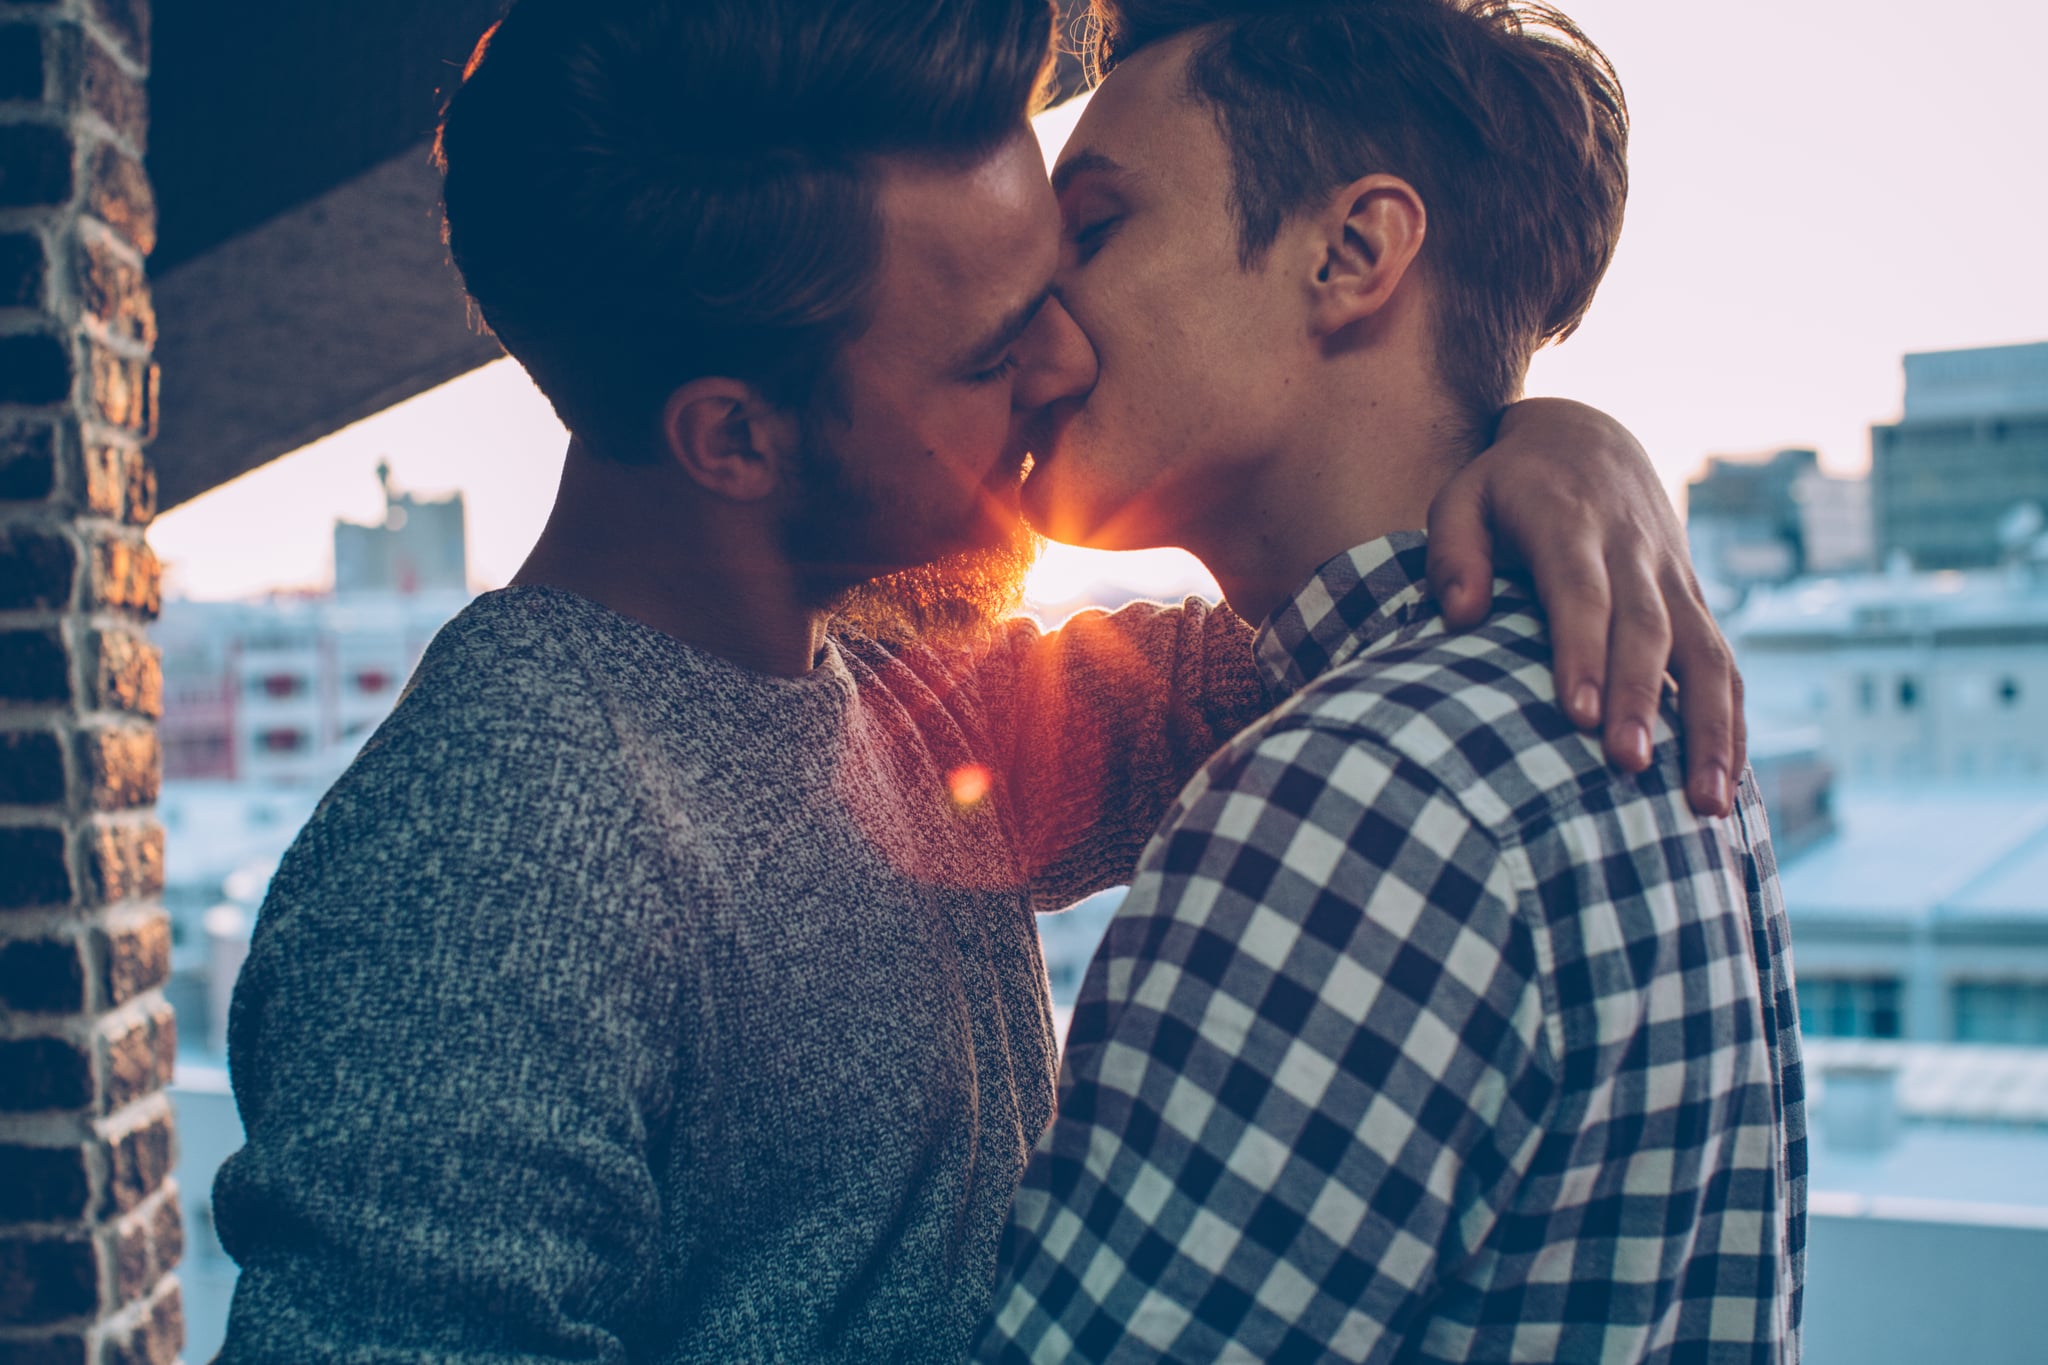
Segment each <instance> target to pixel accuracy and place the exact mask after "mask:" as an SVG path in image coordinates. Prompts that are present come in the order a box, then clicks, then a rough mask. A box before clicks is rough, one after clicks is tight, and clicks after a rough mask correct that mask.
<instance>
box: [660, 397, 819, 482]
mask: <svg viewBox="0 0 2048 1365" xmlns="http://www.w3.org/2000/svg"><path fill="white" fill-rule="evenodd" d="M661 436H662V443H663V445H664V447H665V452H664V453H665V454H666V455H667V456H668V458H669V459H671V460H673V461H675V463H676V465H677V466H678V467H679V468H680V469H681V470H682V471H683V472H684V473H685V474H687V475H689V476H690V478H691V480H692V481H694V482H695V483H696V484H697V485H698V486H699V487H701V488H703V489H704V490H705V491H707V492H710V493H714V494H716V495H718V496H719V497H722V498H729V499H731V500H732V501H734V502H758V501H759V500H760V499H762V498H765V497H767V496H769V495H770V494H772V493H773V492H775V490H776V489H777V487H779V486H780V483H781V479H782V473H783V470H784V467H785V466H786V464H787V463H788V461H789V460H790V459H791V458H792V457H793V456H794V455H795V453H796V443H797V441H798V440H799V439H800V433H799V430H798V423H797V421H796V418H795V417H794V416H793V415H791V414H790V413H788V412H787V411H785V410H784V409H782V408H779V407H777V406H776V405H774V404H772V403H770V402H769V401H768V400H767V399H766V398H765V397H763V396H762V394H761V391H760V390H759V389H757V388H755V387H754V386H753V385H751V384H748V383H745V382H743V381H741V380H738V379H728V378H724V377H722V376H712V377H709V378H704V379H693V380H691V381H690V382H689V383H687V384H685V385H683V386H682V387H681V388H679V389H677V390H676V391H675V392H674V393H672V394H670V395H669V396H668V402H667V403H665V404H663V405H662V409H661Z"/></svg>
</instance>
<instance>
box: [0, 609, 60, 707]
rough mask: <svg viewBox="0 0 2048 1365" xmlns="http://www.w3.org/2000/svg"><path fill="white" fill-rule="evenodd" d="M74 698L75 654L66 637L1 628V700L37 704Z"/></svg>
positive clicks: (48, 631)
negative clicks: (72, 658) (72, 694)
mask: <svg viewBox="0 0 2048 1365" xmlns="http://www.w3.org/2000/svg"><path fill="white" fill-rule="evenodd" d="M70 700H71V656H70V653H69V651H67V650H66V649H65V648H64V636H63V634H62V632H60V631H58V630H56V629H55V628H54V627H52V628H48V629H44V630H6V631H0V702H16V703H27V704H29V705H32V706H33V705H36V704H37V703H44V704H49V703H57V702H67V701H70Z"/></svg>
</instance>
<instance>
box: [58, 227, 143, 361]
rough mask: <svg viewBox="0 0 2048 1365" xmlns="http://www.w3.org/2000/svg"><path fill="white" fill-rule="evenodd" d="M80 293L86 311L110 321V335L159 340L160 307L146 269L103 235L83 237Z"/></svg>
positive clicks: (80, 242) (81, 241) (79, 260)
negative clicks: (152, 298) (151, 295)
mask: <svg viewBox="0 0 2048 1365" xmlns="http://www.w3.org/2000/svg"><path fill="white" fill-rule="evenodd" d="M76 271H77V276H78V297H79V301H80V302H81V303H83V304H84V305H85V311H86V312H87V313H89V314H91V315H92V316H93V317H95V318H98V319H99V320H100V321H101V322H103V323H105V324H106V328H107V331H108V333H109V334H110V335H112V336H116V337H119V338H121V339H123V340H126V341H134V342H139V343H141V344H142V345H144V346H149V345H153V344H155V342H156V310H155V309H154V308H153V307H151V305H150V301H149V282H148V281H147V280H145V279H144V278H143V275H142V271H141V270H140V269H138V268H137V267H136V266H135V265H134V264H133V263H132V262H131V261H129V260H128V259H127V258H126V257H125V256H123V255H122V254H121V253H120V252H119V251H117V250H115V249H114V245H113V244H112V243H111V242H109V241H107V240H106V239H105V238H103V237H99V236H96V235H91V234H86V235H82V236H81V237H80V238H79V243H78V259H77V265H76Z"/></svg>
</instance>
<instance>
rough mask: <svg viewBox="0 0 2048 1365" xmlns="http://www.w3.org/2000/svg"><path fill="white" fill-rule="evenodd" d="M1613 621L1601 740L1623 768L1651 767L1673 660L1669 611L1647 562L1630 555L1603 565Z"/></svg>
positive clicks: (1640, 768) (1608, 753) (1610, 756)
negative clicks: (1667, 674) (1666, 676)
mask: <svg viewBox="0 0 2048 1365" xmlns="http://www.w3.org/2000/svg"><path fill="white" fill-rule="evenodd" d="M1607 572H1608V587H1609V590H1610V591H1611V592H1612V593H1613V595H1614V619H1613V623H1612V625H1611V626H1610V627H1609V630H1608V633H1607V694H1606V705H1605V708H1604V709H1605V712H1606V727H1605V735H1604V738H1605V741H1606V748H1607V757H1608V760H1609V761H1610V762H1612V763H1614V764H1615V765H1616V766H1617V767H1619V768H1621V769H1622V770H1624V771H1626V772H1632V773H1639V772H1641V771H1642V770H1643V769H1645V768H1647V767H1649V766H1650V750H1651V745H1652V738H1651V737H1652V736H1653V735H1655V734H1656V732H1657V708H1658V706H1659V704H1661V703H1662V701H1663V699H1664V672H1665V669H1666V668H1667V667H1668V666H1669V665H1670V662H1671V615H1670V612H1669V611H1668V610H1667V608H1666V607H1665V604H1664V592H1663V589H1662V588H1661V587H1660V586H1659V584H1658V581H1657V576H1656V574H1655V572H1654V571H1653V570H1652V569H1651V567H1650V565H1649V564H1648V563H1647V562H1645V561H1644V560H1643V559H1641V558H1640V557H1638V556H1636V555H1633V554H1628V555H1622V556H1619V557H1617V558H1616V559H1614V560H1612V561H1610V562H1609V563H1608V565H1607Z"/></svg>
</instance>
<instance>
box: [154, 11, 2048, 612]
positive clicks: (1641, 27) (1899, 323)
mask: <svg viewBox="0 0 2048 1365" xmlns="http://www.w3.org/2000/svg"><path fill="white" fill-rule="evenodd" d="M1560 8H1563V9H1564V10H1565V11H1566V12H1568V13H1569V14H1570V15H1571V16H1572V17H1573V18H1574V19H1575V20H1576V21H1577V22H1578V23H1579V25H1580V26H1581V27H1582V28H1583V29H1584V30H1585V31H1586V32H1587V33H1588V34H1589V35H1590V36H1591V37H1592V38H1593V39H1594V41H1595V42H1597V43H1599V44H1600V45H1601V46H1602V47H1603V48H1604V49H1605V50H1606V52H1607V54H1608V56H1609V57H1610V58H1611V59H1612V60H1613V62H1614V64H1615V66H1616V68H1617V69H1618V71H1619V72H1620V74H1621V78H1622V83H1623V85H1624V86H1625V87H1626V89H1627V92H1628V98H1629V107H1630V111H1631V115H1632V123H1633V132H1632V138H1631V145H1630V175H1631V184H1630V196H1629V209H1628V223H1627V227H1626V229H1625V230H1624V232H1623V236H1622V241H1621V246H1620V250H1619V252H1618V253H1617V255H1616V258H1615V261H1614V265H1613V267H1612V269H1611V270H1610V271H1609V272H1608V275H1607V278H1606V281H1605V283H1604V284H1603V285H1602V287H1601V290H1600V294H1599V297H1598V298H1597V299H1596V300H1595V303H1594V306H1593V309H1592V312H1591V313H1590V314H1589V316H1588V317H1587V320H1586V323H1585V325H1584V326H1583V327H1581V328H1580V330H1579V332H1578V333H1577V334H1576V335H1575V336H1573V337H1572V338H1571V339H1570V340H1569V341H1568V342H1567V343H1565V344H1564V345H1563V346H1562V347H1559V348H1554V349H1551V350H1547V351H1545V352H1543V353H1541V354H1539V355H1538V357H1537V359H1536V362H1535V364H1534V365H1533V366H1532V368H1531V371H1530V377H1529V385H1528V391H1529V392H1530V393H1531V394H1560V395H1564V396H1568V397H1572V398H1577V399H1581V400H1583V401H1586V402H1589V403H1592V404H1594V405H1595V406H1598V407H1601V408H1603V409H1605V410H1606V411H1608V412H1610V413H1612V414H1613V415H1614V416H1616V417H1617V418H1619V419H1620V420H1621V421H1622V422H1623V423H1624V424H1625V425H1627V426H1628V427H1629V429H1630V430H1632V431H1633V432H1635V434H1636V435H1637V437H1638V438H1639V439H1640V440H1641V441H1642V442H1643V444H1644V446H1645V447H1646V448H1647V449H1648V450H1649V451H1650V453H1651V456H1652V458H1653V459H1654V460H1655V462H1656V464H1657V468H1658V472H1659V473H1660V475H1661V476H1662V477H1663V480H1664V483H1665V486H1666V488H1667V490H1669V491H1670V492H1671V493H1672V494H1673V496H1674V497H1677V496H1679V494H1680V491H1681V490H1682V487H1683V485H1684V482H1685V480H1686V479H1687V478H1688V477H1690V476H1691V475H1693V474H1694V473H1695V472H1697V471H1698V469H1699V468H1700V466H1701V465H1702V464H1703V462H1704V461H1705V459H1706V457H1707V456H1709V455H1725V454H1744V453H1761V452H1765V451H1769V450H1773V449H1777V448H1780V447H1783V446H1793V445H1804V446H1811V447H1814V448H1816V449H1818V450H1819V451H1820V452H1821V460H1822V463H1823V465H1824V466H1825V467H1826V468H1828V469H1830V470H1833V471H1835V472H1837V473H1842V474H1854V473H1857V472H1860V471H1861V470H1863V469H1864V468H1866V467H1867V465H1868V462H1869V427H1870V424H1871V423H1873V422H1882V421H1889V420H1894V419H1896V417H1897V416H1898V413H1899V408H1900V401H1901V387H1902V377H1901V372H1900V365H1899V360H1900V357H1901V356H1902V355H1903V354H1905V353H1907V352H1911V351H1927V350H1943V349H1948V348H1952V347H1965V346H1984V345H1997V344H2002V343H2008V342H2021V341H2037V340H2044V339H2048V79H2044V77H2043V75H2042V71H2041V61H2042V54H2043V53H2048V5H2044V4H2042V3H2040V0H1948V3H1947V4H1945V5H1943V6H1941V7H1940V8H1939V9H1938V10H1937V9H1936V8H1935V7H1932V6H1929V5H1926V4H1907V3H1903V2H1902V0H1864V3H1860V4H1845V3H1841V0H1722V3H1720V4H1716V5H1711V6H1693V5H1679V4H1671V3H1660V2H1659V0H1564V2H1563V3H1562V4H1561V5H1560ZM1062 112H1063V111H1054V113H1053V114H1052V115H1049V116H1048V117H1047V120H1046V127H1044V128H1042V129H1041V133H1042V135H1043V136H1044V137H1045V138H1046V139H1047V140H1048V141H1049V142H1050V141H1056V140H1058V139H1059V138H1060V137H1062V136H1063V135H1064V130H1063V128H1062V127H1061V125H1064V124H1069V123H1070V122H1071V115H1070V114H1069V116H1067V117H1062ZM167 382H172V383H175V382H176V377H175V376H169V377H167ZM565 444H566V437H565V436H564V434H563V432H562V429H561V427H560V426H559V424H557V423H556V422H555V420H554V416H553V414H552V412H551V411H550V410H549V408H548V406H547V403H546V400H545V399H543V398H542V397H541V396H540V395H539V394H538V393H537V392H535V391H534V389H533V388H532V386H531V384H530V383H528V382H527V380H526V378H525V376H524V375H523V374H522V373H521V372H520V371H519V370H518V369H517V367H516V366H514V365H512V364H511V363H510V362H500V363H498V364H496V365H491V366H487V367H486V368H484V369H482V370H479V371H477V372H475V373H474V374H471V375H468V376H465V377H464V378H461V379H458V380H455V381H453V382H452V383H449V384H446V385H443V386H442V387H440V388H438V389H435V390H433V391H431V392H429V393H426V394H422V395H420V396H419V397H417V398H414V399H412V400H410V401H408V402H406V403H403V404H400V405H399V406H398V407H396V408H393V409H390V410H389V411H387V412H385V413H381V414H379V415H378V416H376V417H373V418H370V419H368V420H367V421H364V422H360V423H358V424H356V425H355V426H353V427H350V428H348V429H346V430H344V431H341V432H338V433H336V434H335V435H333V436H330V437H328V438H326V439H325V440H322V441H320V442H317V443H315V444H314V445H311V446H308V447H306V448H305V449H304V450H302V451H299V452H296V453H294V454H291V455H288V456H285V457H283V458H282V459H280V460H278V461H275V462H273V463H272V464H270V465H267V466H265V467H264V468H263V469H260V470H257V471H255V472H254V473H252V474H249V475H246V476H244V477H243V478H241V479H238V480H236V481H235V482H233V483H231V484H228V485H226V486H224V487H222V488H220V489H217V490H215V491H213V492H211V493H208V494H206V495H205V496H203V497H200V498H198V499H195V500H194V501H192V502H191V503H188V504H186V505H185V506H182V507H178V508H174V509H173V510H172V511H170V512H169V513H167V514H165V515H164V516H163V517H162V518H161V519H159V520H158V522H157V523H156V525H155V527H154V528H153V529H152V531H151V540H152V543H153V544H154V545H155V547H156V549H157V552H158V554H159V555H160V556H162V557H163V559H164V560H165V562H166V564H167V565H168V566H169V583H170V587H171V590H172V591H173V592H174V593H182V594H184V595H187V596H193V597H205V598H218V597H232V596H240V595H245V594H249V593H254V592H258V591H262V590H264V589H267V588H271V587H305V586H318V585H321V584H323V583H325V582H327V581H329V580H330V579H331V576H332V551H331V541H330V530H329V528H330V523H331V522H332V520H333V519H334V518H335V517H336V516H345V517H349V518H351V519H357V520H363V519H375V518H376V517H378V516H379V515H381V511H382V505H381V502H380V494H379V492H378V487H377V481H376V477H375V474H374V469H375V466H376V463H377V461H378V459H379V458H382V457H388V458H389V459H390V460H391V463H392V465H393V468H394V472H395V477H396V480H397V482H398V483H399V484H400V485H401V486H403V487H407V488H411V489H414V490H416V491H419V492H423V493H437V492H441V491H444V490H448V489H457V488H459V489H461V490H462V492H463V493H464V495H465V498H466V502H467V510H468V517H469V535H470V564H471V578H472V580H473V582H474V583H475V585H476V586H478V587H479V588H490V587H496V586H499V585H501V584H502V583H503V582H504V581H505V580H506V579H507V578H508V577H509V576H510V575H511V574H512V572H513V571H514V570H515V569H516V568H517V567H518V565H519V563H520V561H521V560H522V559H523V558H524V556H525V553H526V550H527V548H528V547H529V546H530V545H531V544H532V542H533V538H534V536H535V535H536V534H537V533H538V531H539V529H540V526H541V523H542V521H543V520H544V518H545V516H546V513H547V507H548V503H549V500H550V499H551V498H552V496H553V493H554V487H555V481H556V478H557V476H558V475H559V472H560V467H561V456H562V450H563V448H564V446H565ZM1109 582H1115V583H1125V584H1129V585H1131V586H1134V587H1138V588H1141V589H1143V590H1146V591H1149V592H1152V593H1157V594H1162V595H1170V594H1173V593H1177V592H1180V591H1184V590H1197V591H1201V590H1206V591H1211V592H1213V586H1212V585H1211V584H1210V583H1209V580H1208V579H1207V577H1206V575H1204V574H1202V573H1201V571H1200V569H1199V566H1196V565H1194V564H1193V563H1192V561H1189V560H1187V559H1186V558H1185V557H1183V556H1180V555H1178V554H1177V553H1175V552H1146V554H1145V555H1144V556H1142V557H1138V558H1131V559H1124V558H1115V557H1109V556H1104V555H1101V554H1099V553H1095V552H1086V551H1060V552H1057V553H1054V554H1052V555H1050V556H1048V558H1047V560H1046V561H1045V563H1044V564H1042V565H1041V567H1040V570H1039V574H1038V576H1037V578H1036V579H1035V580H1034V584H1033V589H1034V596H1036V597H1037V598H1038V599H1039V600H1041V601H1042V602H1048V603H1065V602H1072V601H1078V600H1081V599H1083V598H1085V597H1086V596H1088V595H1089V594H1090V593H1091V592H1092V591H1095V590H1097V589H1099V588H1100V587H1101V585H1102V584H1104V583H1109Z"/></svg>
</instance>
